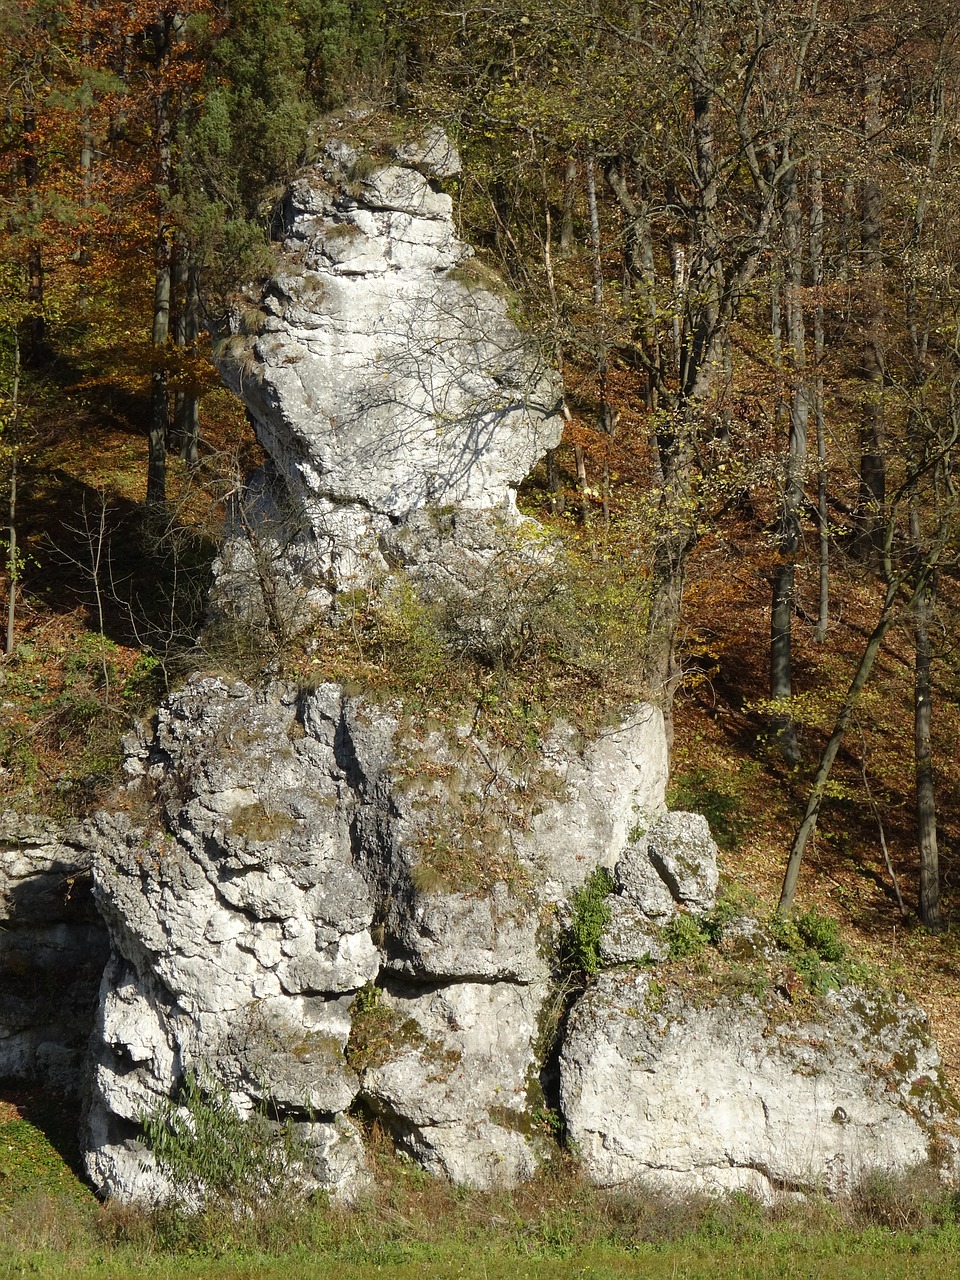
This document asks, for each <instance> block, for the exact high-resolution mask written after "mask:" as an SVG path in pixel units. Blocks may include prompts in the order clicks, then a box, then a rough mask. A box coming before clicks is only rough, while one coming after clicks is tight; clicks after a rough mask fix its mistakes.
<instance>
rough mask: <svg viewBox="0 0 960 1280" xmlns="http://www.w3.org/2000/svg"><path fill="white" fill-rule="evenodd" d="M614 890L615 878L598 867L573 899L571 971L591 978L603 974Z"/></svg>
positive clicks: (569, 943) (568, 938) (569, 946)
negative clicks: (602, 944)
mask: <svg viewBox="0 0 960 1280" xmlns="http://www.w3.org/2000/svg"><path fill="white" fill-rule="evenodd" d="M612 890H613V876H612V875H611V873H610V872H609V871H608V870H607V868H606V867H597V869H596V870H595V871H594V872H593V873H592V875H590V877H589V878H588V879H587V881H586V883H585V884H584V886H583V888H582V889H580V890H579V891H578V892H577V893H575V894H574V895H573V898H572V899H571V902H570V926H569V928H568V929H567V936H566V946H565V949H564V950H565V954H564V961H565V963H566V965H567V967H569V968H571V969H579V970H581V971H582V972H583V973H586V974H589V975H593V974H595V973H596V972H597V971H598V970H599V968H600V938H601V936H602V934H603V931H604V929H605V928H606V926H607V925H608V924H609V923H610V907H609V905H608V904H607V896H608V894H609V893H611V891H612Z"/></svg>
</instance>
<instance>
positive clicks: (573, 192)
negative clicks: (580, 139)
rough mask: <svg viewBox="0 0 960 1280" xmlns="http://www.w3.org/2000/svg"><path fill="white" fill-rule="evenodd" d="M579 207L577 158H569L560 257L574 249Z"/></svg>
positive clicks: (564, 192)
mask: <svg viewBox="0 0 960 1280" xmlns="http://www.w3.org/2000/svg"><path fill="white" fill-rule="evenodd" d="M576 205H577V158H576V156H567V163H566V166H565V167H564V171H563V214H562V217H561V220H560V256H561V257H564V258H565V257H566V256H567V255H568V254H569V253H570V252H571V251H572V249H573V215H574V210H575V209H576Z"/></svg>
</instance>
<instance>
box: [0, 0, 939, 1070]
mask: <svg viewBox="0 0 960 1280" xmlns="http://www.w3.org/2000/svg"><path fill="white" fill-rule="evenodd" d="M0 37H2V40H0V76H2V83H3V86H4V96H5V111H4V116H3V120H2V123H0V155H2V170H0V276H2V280H0V463H2V467H3V475H4V492H5V499H4V502H5V506H7V507H8V508H9V522H8V523H9V528H8V532H7V537H6V547H5V552H4V561H5V587H6V598H7V601H8V609H7V617H6V623H7V625H6V642H5V645H4V649H5V656H4V660H3V664H2V666H0V698H2V717H0V766H2V769H3V775H2V781H3V787H4V791H5V803H8V804H9V805H10V806H11V807H14V808H18V809H21V810H29V809H31V808H32V809H36V808H48V809H51V810H52V811H54V812H57V813H61V814H70V813H82V812H87V811H89V810H90V809H91V807H94V806H95V805H96V804H97V803H99V802H100V801H101V800H102V799H103V798H104V797H105V796H107V795H108V794H109V793H110V791H111V790H112V788H113V787H114V786H115V784H116V780H117V769H118V765H119V760H120V746H119V739H120V736H121V734H122V733H123V731H124V730H125V728H126V727H127V725H128V723H129V721H130V718H131V717H132V716H133V715H135V714H143V713H144V712H145V711H146V710H147V709H148V708H149V706H150V705H151V704H155V703H156V701H157V699H158V698H159V697H161V696H162V694H163V691H164V688H165V687H166V684H167V682H168V681H170V680H172V679H175V678H176V677H177V675H178V674H180V673H182V671H183V670H184V669H185V667H186V666H189V665H190V664H194V665H196V664H197V663H198V662H202V661H209V653H207V654H204V653H202V652H201V651H200V649H198V645H197V636H198V633H199V632H200V630H201V627H202V623H203V600H204V595H205V590H206V585H207V582H208V580H209V571H210V564H211V562H212V559H213V556H214V554H215V550H216V541H217V537H218V531H219V528H220V525H221V522H222V515H223V509H224V506H225V504H226V503H227V502H228V501H229V500H230V498H231V496H232V495H234V494H235V493H236V492H237V491H238V488H239V486H240V484H241V483H242V476H243V474H244V472H245V471H247V470H249V468H250V466H251V465H253V463H254V462H255V461H256V458H257V449H256V445H255V443H254V442H253V440H252V437H251V433H250V431H249V428H248V427H247V425H246V423H245V421H244V416H243V413H242V410H241V408H240V406H239V405H237V404H236V402H234V401H233V400H232V399H231V397H230V396H229V395H228V394H227V393H226V392H225V391H224V390H222V389H221V388H220V387H219V380H218V378H217V375H216V373H215V370H214V368H213V365H212V363H211V359H210V341H211V340H210V338H209V336H208V333H209V328H210V327H213V328H215V327H216V325H217V323H218V322H219V321H221V320H222V318H223V317H224V315H225V314H227V313H228V312H229V310H230V308H231V307H233V306H235V305H236V304H237V298H238V295H237V282H238V281H246V280H256V279H257V278H259V277H261V276H263V275H264V274H265V273H266V272H267V271H268V270H269V266H270V261H271V245H272V237H273V236H275V235H277V234H278V232H279V229H280V208H281V200H282V194H283V190H284V187H285V185H286V183H287V182H288V181H289V179H290V178H291V177H292V175H293V174H294V173H295V172H296V170H297V169H298V167H299V166H301V165H303V164H305V163H309V162H310V160H311V159H312V158H314V157H315V156H316V155H317V154H318V151H319V149H321V148H322V146H323V143H324V140H325V139H326V138H327V137H329V136H330V135H331V134H338V135H344V136H349V137H351V138H352V139H354V140H355V141H359V142H361V143H366V144H367V145H368V147H372V148H373V149H374V151H376V148H377V147H381V148H383V147H384V146H385V145H386V144H387V143H389V142H390V141H394V142H396V141H399V140H402V139H403V138H404V137H406V136H409V135H413V134H415V133H417V132H418V131H420V130H422V129H423V127H425V126H426V125H428V124H431V123H438V122H439V123H440V124H442V125H444V127H446V128H447V129H448V131H449V132H450V134H451V136H452V137H453V138H454V139H455V140H456V142H457V144H458V146H459V147H460V149H461V151H462V154H463V157H464V173H463V176H462V178H461V179H459V180H458V181H457V182H456V183H455V184H453V186H452V187H451V190H452V193H453V194H454V195H455V204H456V208H457V216H458V218H459V221H460V229H461V232H462V234H463V236H464V238H465V239H467V240H469V241H471V242H472V243H474V244H476V245H477V246H478V248H479V250H480V258H481V261H482V262H485V263H487V264H489V265H490V266H492V267H494V268H496V269H497V271H499V272H500V273H501V274H502V275H503V277H504V278H505V279H506V280H507V281H509V283H510V285H511V287H512V289H513V290H514V291H515V295H516V299H517V302H518V308H522V311H523V314H524V316H525V324H526V326H527V327H528V328H529V330H530V331H531V332H532V333H534V334H536V335H537V337H538V339H539V340H540V341H541V342H542V343H543V344H544V346H545V348H546V349H547V350H548V351H549V353H550V356H551V358H552V359H553V360H554V361H555V362H556V363H557V365H558V366H559V368H560V369H561V372H562V375H563V382H564V388H565V405H566V416H567V425H566V432H565V438H564V443H563V445H562V446H561V447H560V449H558V450H557V451H556V452H555V453H551V454H550V455H548V457H547V459H546V460H545V463H544V464H543V466H542V467H541V468H540V469H539V470H538V472H537V473H536V474H535V475H534V476H533V477H532V479H531V481H530V482H529V483H528V485H527V487H526V492H525V494H524V495H523V501H525V502H526V503H527V504H528V506H529V508H530V509H531V510H534V511H535V512H536V513H537V514H538V515H539V516H540V518H542V519H544V520H545V521H547V522H549V523H550V525H551V527H552V528H554V529H555V530H556V531H557V532H558V535H559V536H561V537H562V538H563V539H564V540H565V543H566V545H567V546H568V548H569V549H570V555H571V557H572V558H573V559H574V560H575V562H576V563H577V564H579V565H582V566H586V569H585V572H587V573H588V575H589V576H590V578H591V580H592V581H593V582H594V583H595V584H597V589H596V594H595V597H594V599H595V602H596V608H597V609H598V611H601V612H602V611H603V610H607V611H608V613H609V620H610V624H611V629H613V630H617V629H619V630H620V631H623V630H624V629H626V630H628V631H629V632H630V633H631V634H632V635H633V636H634V638H635V641H636V643H635V645H634V649H635V650H636V651H637V652H639V653H640V654H641V657H642V673H641V674H637V671H636V669H635V668H634V667H633V666H628V667H627V668H624V669H623V670H621V671H619V672H612V673H611V672H609V671H608V672H607V673H606V675H601V674H598V670H597V668H598V659H597V655H596V654H592V655H584V659H583V662H582V671H581V678H580V680H579V683H578V682H577V681H574V682H573V683H570V684H567V685H564V686H563V692H564V696H565V697H567V698H568V699H569V700H570V703H571V706H570V707H569V710H570V711H571V713H575V711H576V707H575V706H574V705H573V704H575V703H576V701H577V700H578V699H579V698H581V697H588V696H589V697H593V698H597V697H599V698H600V699H601V701H602V700H603V699H604V698H608V699H613V698H614V697H615V696H616V697H622V696H623V695H624V694H629V695H631V696H639V695H640V694H644V693H646V694H651V695H652V696H653V697H655V698H656V699H657V700H658V701H659V702H660V703H661V704H662V705H663V706H664V709H665V712H666V714H667V720H668V726H669V732H670V737H671V741H672V749H673V761H672V793H671V800H672V802H673V803H674V805H675V806H677V807H688V808H694V809H700V810H702V811H703V812H705V813H706V814H707V816H708V817H709V818H710V820H711V822H712V824H713V826H714V829H715V832H716V834H717V836H718V839H719V840H720V842H721V844H722V845H723V847H724V849H725V852H726V871H727V873H728V874H729V875H730V876H731V877H733V878H734V879H735V880H736V881H737V882H738V884H739V885H740V890H739V891H740V892H741V893H745V894H746V893H749V894H753V895H755V896H756V898H757V899H758V901H759V902H760V904H762V905H764V906H765V907H767V908H770V909H772V908H773V907H774V905H775V904H777V903H779V906H780V908H781V909H782V910H789V909H790V907H791V906H792V904H793V899H794V894H795V891H796V887H797V884H798V883H799V884H800V886H801V890H802V896H803V897H804V899H805V901H807V902H810V903H813V904H816V906H817V907H818V909H820V910H823V911H826V912H827V913H830V914H833V915H835V916H836V917H837V918H838V919H840V920H841V921H842V923H843V925H844V927H845V928H846V929H847V930H848V931H850V933H851V934H855V935H856V938H857V943H858V945H859V947H860V948H861V950H863V951H865V952H867V953H868V954H869V955H870V956H872V957H873V959H874V960H875V961H876V962H877V963H878V964H879V965H881V966H882V968H883V969H884V971H885V972H886V973H887V974H888V975H889V976H891V977H892V978H893V980H894V981H896V982H898V983H899V984H900V985H902V986H904V987H906V988H907V989H908V990H909V991H910V993H911V994H912V995H913V996H914V997H915V998H917V999H919V1000H920V1002H921V1003H922V1004H924V1006H925V1007H926V1008H927V1009H928V1010H929V1011H930V1013H931V1015H932V1016H933V1019H934V1026H935V1029H936V1030H937V1032H938V1034H939V1036H940V1039H941V1041H942V1043H943V1047H944V1050H945V1053H946V1056H947V1060H948V1063H949V1065H950V1066H951V1067H952V1068H954V1069H956V1068H957V1066H958V1065H960V1017H958V1016H957V997H958V995H960V955H958V952H957V946H956V940H955V939H956V935H955V933H954V931H953V929H952V928H951V913H952V911H953V910H955V894H956V886H955V876H956V867H957V863H956V848H957V842H958V840H960V822H958V816H957V806H958V799H960V761H958V759H957V752H956V750H955V743H956V740H957V734H958V727H960V715H958V707H957V692H958V682H960V656H958V653H957V643H956V631H957V627H956V607H957V591H956V582H957V569H958V556H960V528H958V518H960V508H958V493H957V487H956V479H955V474H954V473H955V463H956V451H957V447H958V438H960V399H958V391H960V309H958V303H960V291H958V281H957V278H956V277H957V272H956V257H957V249H958V216H957V209H958V206H960V200H958V197H960V153H958V136H957V133H958V89H960V48H958V39H960V6H957V5H956V4H953V3H947V4H938V5H936V6H934V5H932V4H929V3H923V2H920V3H899V4H897V5H894V4H892V3H887V2H886V0H881V2H880V3H877V4H874V5H870V6H867V7H866V8H864V7H863V6H858V7H856V8H854V7H853V6H848V5H846V4H844V3H840V2H839V0H833V2H832V3H819V2H818V0H772V2H770V3H765V2H762V0H756V2H749V3H748V2H747V0H734V2H733V3H724V4H720V3H714V2H713V0H684V2H682V3H681V2H679V0H678V2H675V3H674V2H671V3H648V4H642V3H627V0H556V2H554V3H551V4H549V5H547V4H545V3H541V0H532V2H531V3H528V4H524V5H518V4H515V3H507V0H491V3H486V4H484V5H482V6H476V7H467V6H459V5H456V4H454V5H439V4H436V3H434V2H433V0H422V2H419V0H411V3H406V4H404V3H381V0H230V2H229V3H226V2H225V0H220V2H217V0H187V2H185V3H183V4H180V5H178V6H157V5H156V4H151V3H145V2H143V0H123V2H122V3H120V2H115V0H104V2H103V3H93V2H81V0H65V2H62V3H53V2H52V0H36V2H33V0H19V2H17V3H12V2H11V0H7V3H6V4H5V5H3V6H2V7H0ZM383 154H384V155H385V156H386V155H387V154H388V150H387V151H384V152H383ZM276 639H277V643H278V645H279V639H280V638H279V637H277V638H276ZM623 652H624V648H623V646H622V645H621V646H620V647H612V648H611V649H610V651H609V653H608V654H607V656H606V660H607V661H608V663H615V662H619V661H620V660H621V656H622V654H623ZM262 656H263V657H264V661H266V662H272V663H274V664H276V662H277V661H278V654H277V652H276V651H273V652H271V653H269V654H266V655H262ZM588 658H589V660H588ZM286 660H287V659H286V658H284V661H286ZM614 677H615V678H614ZM803 859H805V861H803V862H802V871H803V878H802V880H798V877H799V876H800V873H801V860H803Z"/></svg>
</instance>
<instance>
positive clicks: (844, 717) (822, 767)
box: [777, 581, 900, 915]
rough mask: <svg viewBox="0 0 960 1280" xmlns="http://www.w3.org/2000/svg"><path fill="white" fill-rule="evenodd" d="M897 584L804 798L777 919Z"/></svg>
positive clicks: (785, 909) (885, 627)
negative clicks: (805, 801) (803, 806)
mask: <svg viewBox="0 0 960 1280" xmlns="http://www.w3.org/2000/svg"><path fill="white" fill-rule="evenodd" d="M899 588H900V584H899V582H898V581H893V582H891V583H889V584H888V586H887V590H886V594H885V595H884V600H883V608H882V609H881V610H880V617H879V619H878V620H877V624H876V626H875V627H874V629H873V631H872V632H871V633H870V638H869V639H868V641H867V644H866V647H865V648H864V651H863V654H862V656H861V658H860V663H859V665H858V667H857V670H856V673H855V674H854V677H853V680H852V681H851V682H850V687H849V689H848V690H847V693H846V697H845V698H844V700H843V703H842V705H841V707H840V711H839V713H838V714H837V718H836V720H835V721H834V726H833V732H832V733H831V734H830V738H829V740H828V742H827V745H826V747H825V748H824V751H823V755H822V756H821V757H820V763H819V765H818V766H817V771H816V773H815V774H814V777H813V782H812V784H811V787H810V794H809V795H808V797H807V807H806V810H805V811H804V815H803V821H802V822H801V823H800V826H799V828H798V830H797V833H796V835H795V836H794V838H793V844H792V845H791V846H790V855H789V857H788V859H787V869H786V873H785V875H784V878H783V887H782V889H781V890H780V902H779V903H778V905H777V912H778V914H779V915H787V914H789V912H790V910H791V908H792V907H793V896H794V893H795V891H796V888H797V880H798V878H799V876H800V865H801V863H802V862H803V855H804V853H805V851H806V847H807V842H808V841H809V839H810V837H811V836H812V835H813V833H814V831H815V830H816V826H817V818H818V817H819V816H820V805H821V804H822V803H823V797H824V793H825V792H826V789H827V782H828V781H829V780H830V772H831V770H832V769H833V764H834V761H835V760H836V758H837V753H838V751H839V750H840V744H841V743H842V742H843V737H844V734H845V733H846V731H847V726H848V725H849V723H850V717H851V716H852V715H853V713H854V711H855V710H856V706H857V703H858V702H859V701H860V695H861V694H862V693H863V690H864V688H865V687H866V683H867V681H868V680H869V678H870V672H871V671H872V670H873V664H874V662H875V661H876V657H877V654H878V653H879V652H880V646H881V645H882V644H883V639H884V636H885V635H886V634H887V632H888V631H889V629H890V624H891V623H892V622H893V618H894V613H895V608H894V606H895V604H896V599H897V593H898V591H899Z"/></svg>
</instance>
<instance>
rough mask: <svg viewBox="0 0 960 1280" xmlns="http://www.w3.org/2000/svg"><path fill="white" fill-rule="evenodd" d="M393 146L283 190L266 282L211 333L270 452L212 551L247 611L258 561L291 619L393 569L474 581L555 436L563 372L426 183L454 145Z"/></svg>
mask: <svg viewBox="0 0 960 1280" xmlns="http://www.w3.org/2000/svg"><path fill="white" fill-rule="evenodd" d="M397 161H398V162H397V163H388V164H384V163H383V162H382V161H380V162H377V161H375V160H372V159H371V158H370V157H369V156H368V155H358V153H357V152H356V151H355V150H354V149H353V148H352V147H351V146H349V145H348V144H346V143H345V142H342V141H337V142H334V143H330V144H328V145H327V148H326V151H325V160H324V163H323V164H321V165H320V166H318V167H317V168H315V169H314V170H312V171H311V172H309V173H308V174H306V175H305V176H303V177H301V178H300V179H299V180H298V181H297V182H296V183H294V185H293V187H292V189H291V191H290V193H289V196H288V198H287V202H286V206H285V215H284V217H285V235H284V240H283V251H282V254H281V256H280V259H279V264H278V269H277V271H276V273H275V275H274V277H273V278H272V279H271V280H270V281H268V283H267V284H266V285H265V287H264V288H263V290H262V291H261V292H260V293H259V294H257V295H255V296H254V295H251V296H250V297H249V298H248V299H247V300H246V306H245V307H244V308H243V309H238V310H237V311H236V312H235V313H234V315H233V317H232V320H231V332H230V333H229V334H225V335H222V336H221V339H220V341H219V343H218V345H217V348H216V357H217V362H218V364H219V366H220V369H221V371H222V373H223V375H224V378H225V379H226V381H227V382H228V384H229V385H230V386H231V387H233V389H234V390H235V391H236V392H237V393H238V395H240V396H241V398H242V399H243V400H244V402H245V403H246V405H247V407H248V409H249V411H250V414H251V417H252V420H253V422H254V426H255V428H256V431H257V435H258V437H259V439H260V441H261V443H262V444H263V445H264V448H265V449H266V451H267V453H268V454H269V457H270V462H269V464H268V466H267V467H266V468H265V469H264V470H263V471H262V472H261V473H260V474H259V475H257V476H255V477H254V478H253V479H252V481H251V482H250V485H249V488H248V490H247V496H246V498H245V499H244V501H243V502H241V503H240V504H238V507H237V509H236V512H235V520H234V524H233V533H232V536H231V537H229V538H228V540H227V543H226V545H225V548H224V552H223V555H222V557H221V562H220V570H219V575H218V578H219V584H220V591H219V596H220V600H221V603H224V602H226V601H228V600H232V601H233V604H234V607H235V608H237V609H238V610H240V611H243V610H244V609H245V608H247V607H248V606H249V601H250V598H251V596H252V595H253V594H255V592H256V591H257V590H258V589H259V588H260V587H262V585H263V577H264V573H265V572H269V575H270V577H271V579H272V580H274V581H276V580H279V581H280V582H282V584H283V587H282V590H283V610H284V613H285V615H286V616H287V617H291V616H295V614H296V609H297V607H298V606H303V605H304V604H309V606H311V607H314V608H320V609H323V608H326V607H328V606H329V605H330V604H331V603H332V602H333V601H334V600H335V597H336V594H337V592H339V591H342V590H350V589H353V588H356V587H359V586H369V585H370V584H371V583H372V582H375V581H377V580H378V578H380V577H382V575H383V574H384V573H386V572H387V571H388V570H389V569H390V568H391V567H393V566H396V565H397V564H402V565H403V566H404V568H405V570H406V572H407V573H408V574H411V575H413V576H416V570H417V568H418V567H421V568H422V569H423V572H424V574H426V575H427V576H428V577H430V576H433V577H434V578H435V577H436V574H437V571H438V566H440V565H442V566H443V571H444V574H445V576H446V577H448V578H452V580H453V581H454V582H456V581H459V580H460V579H462V578H463V577H464V576H465V575H466V576H472V577H473V578H477V577H478V576H479V577H482V576H483V575H484V573H485V571H486V570H487V569H488V567H489V564H490V561H491V559H492V558H494V557H495V556H496V555H497V554H498V552H500V551H502V550H503V549H504V547H505V546H506V547H509V546H510V545H511V535H513V534H515V533H516V531H517V530H518V529H519V528H520V527H521V525H522V523H523V522H522V521H521V518H520V517H519V515H518V513H517V511H516V506H515V502H514V491H513V486H515V485H516V484H517V483H519V481H521V480H522V479H524V477H525V476H526V475H527V473H528V472H529V471H530V470H531V468H532V466H533V464H534V463H535V462H536V461H537V459H538V458H539V457H541V456H542V454H543V452H544V450H545V449H547V448H549V447H551V446H553V445H556V444H557V442H558V441H559V437H560V431H561V425H562V419H561V417H560V414H559V408H560V388H559V383H558V381H557V378H556V375H555V374H554V373H553V371H552V370H551V368H550V367H549V366H548V365H547V364H546V363H545V362H544V360H543V357H542V355H541V354H540V352H539V350H538V348H537V345H536V343H535V342H534V341H532V340H531V339H530V338H528V337H526V336H524V335H523V334H522V333H521V331H520V330H519V329H518V327H517V324H516V323H515V321H514V319H513V318H512V316H511V312H510V303H509V300H508V297H507V296H506V291H505V288H504V286H503V284H502V282H500V281H499V280H498V279H497V278H496V277H495V275H494V273H493V272H491V271H489V270H488V269H487V268H484V267H483V266H481V265H479V264H477V263H475V262H474V261H473V260H472V255H473V250H472V249H471V248H470V246H469V245H467V244H465V243H464V242H463V241H462V240H460V239H459V238H458V236H457V235H456V231H455V229H454V224H453V217H452V214H453V203H452V200H451V198H450V197H449V196H448V195H446V194H444V193H442V192H441V191H439V190H438V189H437V179H438V178H441V177H447V176H450V175H451V174H453V173H455V172H456V171H457V170H458V168H459V159H458V157H457V156H456V152H455V150H454V149H453V148H452V147H451V145H450V143H449V142H448V141H447V139H446V136H445V135H444V134H443V132H442V130H437V129H433V130H428V131H427V134H426V135H425V136H424V138H423V140H422V141H421V142H410V143H407V144H406V145H405V146H403V147H401V148H399V150H398V152H397ZM424 513H445V514H447V515H454V513H455V515H454V519H453V520H448V521H447V527H446V528H445V529H440V530H438V527H437V525H436V522H435V521H433V522H431V520H430V519H429V518H428V519H424ZM441 535H442V536H441ZM438 541H439V542H440V543H441V544H442V545H441V547H440V548H439V549H438V547H437V545H436V544H437V543H438ZM451 546H452V548H453V550H450V547H451Z"/></svg>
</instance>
